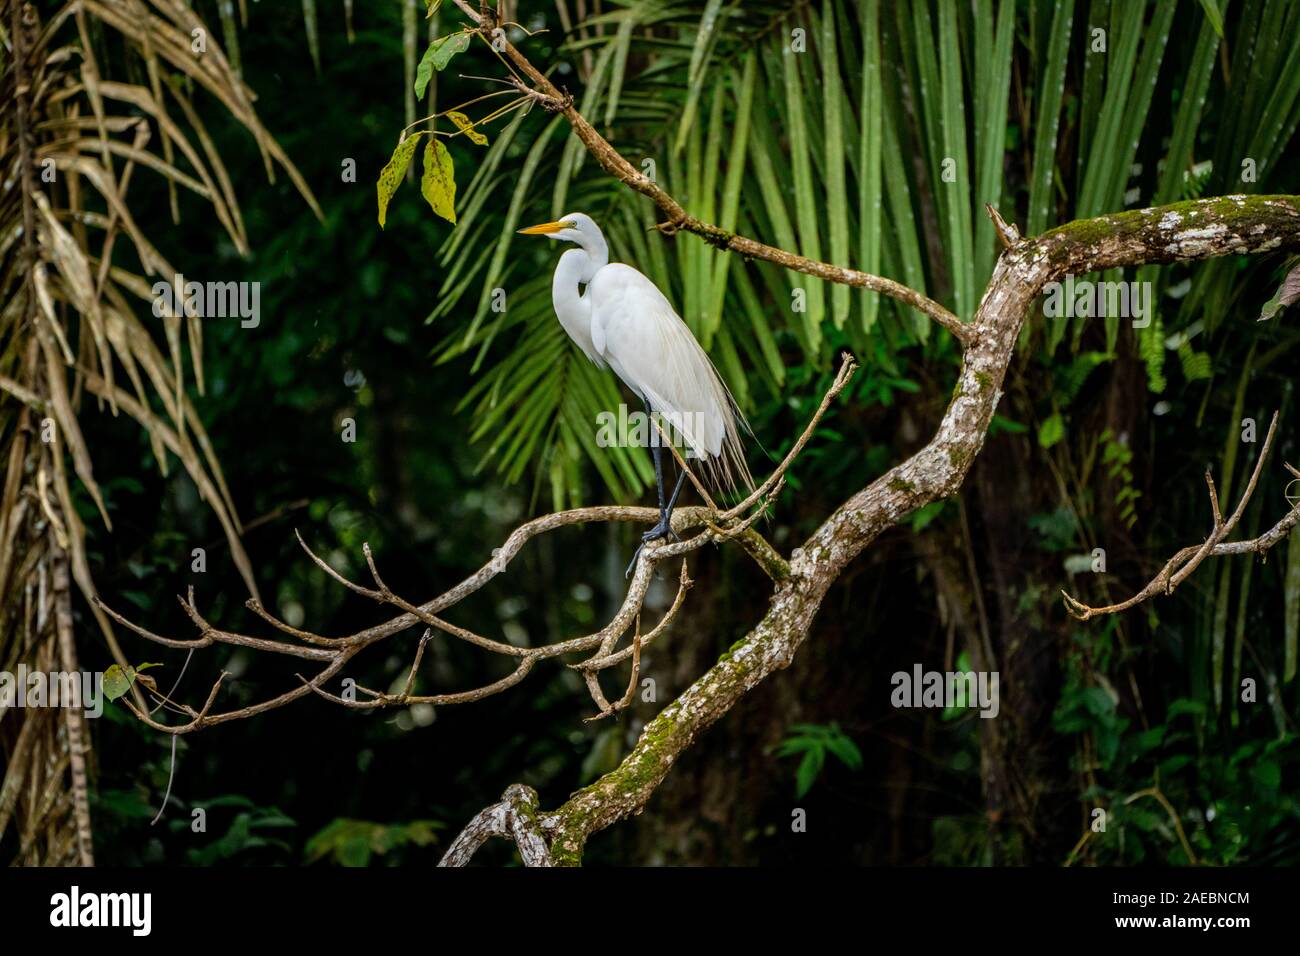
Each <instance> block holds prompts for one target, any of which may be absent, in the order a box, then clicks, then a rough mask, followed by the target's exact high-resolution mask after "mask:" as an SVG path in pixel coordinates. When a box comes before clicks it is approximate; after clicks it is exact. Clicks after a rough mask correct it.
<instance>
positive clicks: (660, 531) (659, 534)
mask: <svg viewBox="0 0 1300 956" xmlns="http://www.w3.org/2000/svg"><path fill="white" fill-rule="evenodd" d="M645 414H646V418H647V419H649V418H650V415H651V411H650V403H649V402H646V403H645ZM650 427H651V429H653V427H654V425H653V423H651V426H650ZM650 441H651V445H650V456H651V457H652V458H653V459H654V463H655V490H656V491H657V492H658V495H659V523H658V524H656V525H655V526H654V527H653V528H651V529H650V530H649V531H647V532H646V533H645V534H643V535H641V544H640V545H639V546H638V547H637V549H636V553H635V554H633V555H632V563H631V564H629V565H628V566H627V571H626V572H625V573H624V575H623V576H624V577H628V576H629V575H630V574H631V573H632V569H633V568H635V567H636V559H637V558H639V557H640V556H641V549H642V548H644V547H645V546H646V544H648V543H649V542H651V541H656V540H658V539H659V538H668V537H671V538H676V537H677V535H676V534H674V533H673V526H672V523H671V522H672V516H673V506H674V505H676V504H677V496H678V495H680V494H681V492H682V485H683V484H684V483H685V481H686V472H684V471H683V472H682V473H681V474H680V475H678V476H677V487H675V488H674V489H673V496H672V498H671V499H670V500H669V501H668V503H667V504H664V466H663V449H662V448H660V447H659V436H658V434H657V433H655V432H654V431H651V433H650Z"/></svg>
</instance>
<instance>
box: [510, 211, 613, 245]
mask: <svg viewBox="0 0 1300 956" xmlns="http://www.w3.org/2000/svg"><path fill="white" fill-rule="evenodd" d="M519 234H520V235H521V236H545V237H546V238H548V239H561V240H563V241H565V242H576V243H577V244H578V245H580V246H583V247H584V248H590V247H591V246H593V245H595V244H597V243H599V244H600V245H604V243H605V237H604V236H603V235H601V232H600V227H599V226H597V225H596V223H595V222H593V221H592V218H591V217H590V216H588V215H587V214H586V213H583V212H571V213H569V214H568V215H567V216H561V217H560V218H559V219H557V220H556V221H555V222H544V223H542V224H541V225H540V226H529V227H528V228H527V229H520V230H519Z"/></svg>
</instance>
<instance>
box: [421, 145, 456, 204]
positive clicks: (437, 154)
mask: <svg viewBox="0 0 1300 956" xmlns="http://www.w3.org/2000/svg"><path fill="white" fill-rule="evenodd" d="M420 193H421V194H422V195H423V196H424V198H425V199H427V200H428V201H429V205H430V206H432V207H433V211H434V212H436V213H437V214H438V215H439V216H441V217H442V218H443V219H446V220H447V221H448V222H450V223H452V224H453V225H454V224H455V222H456V170H455V169H454V168H453V166H452V162H451V153H449V152H448V151H447V147H446V146H443V145H442V141H441V140H439V139H437V138H436V137H434V138H432V139H430V140H429V142H428V143H427V144H426V145H425V147H424V175H423V176H422V177H420Z"/></svg>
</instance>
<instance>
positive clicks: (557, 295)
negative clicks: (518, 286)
mask: <svg viewBox="0 0 1300 956" xmlns="http://www.w3.org/2000/svg"><path fill="white" fill-rule="evenodd" d="M593 253H594V254H593ZM608 264H609V251H608V249H607V247H606V246H605V243H604V240H601V241H600V245H599V247H598V248H596V249H592V250H588V249H587V248H586V247H585V246H584V248H580V249H570V250H568V251H567V252H565V253H564V255H562V256H560V262H559V265H557V266H556V267H555V279H554V280H553V281H552V283H551V302H552V303H553V304H554V305H555V315H556V317H557V318H559V320H560V324H561V325H562V326H564V331H566V332H568V333H569V336H570V337H571V338H573V339H574V341H576V342H577V343H578V344H579V346H582V347H583V350H584V351H587V352H588V353H590V351H591V347H590V346H591V303H590V302H589V301H588V300H587V299H586V298H585V297H583V296H582V295H580V294H579V293H578V286H579V284H585V283H588V282H590V281H591V280H592V279H593V278H594V277H595V275H596V272H597V270H599V269H602V268H604V267H605V266H606V265H608Z"/></svg>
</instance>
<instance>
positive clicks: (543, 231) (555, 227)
mask: <svg viewBox="0 0 1300 956" xmlns="http://www.w3.org/2000/svg"><path fill="white" fill-rule="evenodd" d="M572 228H573V223H571V222H566V221H564V220H560V221H559V222H544V223H542V224H541V225H540V226H529V227H528V228H527V229H520V230H519V235H521V236H549V235H550V234H551V233H553V232H559V231H560V230H561V229H572Z"/></svg>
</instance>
